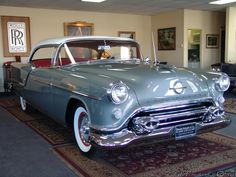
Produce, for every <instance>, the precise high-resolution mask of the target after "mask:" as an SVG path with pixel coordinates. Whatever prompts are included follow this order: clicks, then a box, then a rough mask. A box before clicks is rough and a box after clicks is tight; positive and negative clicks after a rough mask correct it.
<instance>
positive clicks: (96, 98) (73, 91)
mask: <svg viewBox="0 0 236 177" xmlns="http://www.w3.org/2000/svg"><path fill="white" fill-rule="evenodd" d="M52 86H53V87H56V88H59V89H62V90H65V91H68V92H72V93H75V94H78V95H80V96H83V97H87V98H91V99H94V100H98V101H101V100H102V98H101V97H96V96H93V95H89V94H87V93H84V92H80V91H76V90H72V89H70V88H66V87H63V86H60V85H58V84H52Z"/></svg>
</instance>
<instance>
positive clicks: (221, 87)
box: [215, 73, 230, 92]
mask: <svg viewBox="0 0 236 177" xmlns="http://www.w3.org/2000/svg"><path fill="white" fill-rule="evenodd" d="M229 86H230V79H229V76H228V75H227V74H225V73H222V74H221V76H220V78H219V79H218V80H217V81H216V83H215V88H216V90H217V91H219V92H225V91H226V90H228V88H229Z"/></svg>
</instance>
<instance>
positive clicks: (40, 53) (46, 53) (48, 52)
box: [31, 47, 56, 68]
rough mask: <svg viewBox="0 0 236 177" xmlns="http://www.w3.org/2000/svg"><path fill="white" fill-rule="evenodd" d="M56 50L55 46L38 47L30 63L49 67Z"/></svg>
mask: <svg viewBox="0 0 236 177" xmlns="http://www.w3.org/2000/svg"><path fill="white" fill-rule="evenodd" d="M55 52H56V48H55V47H42V48H39V49H38V50H37V51H36V52H35V53H34V55H33V56H32V58H31V63H32V64H34V65H35V67H36V68H38V67H46V68H48V67H51V61H52V58H53V57H54V55H55Z"/></svg>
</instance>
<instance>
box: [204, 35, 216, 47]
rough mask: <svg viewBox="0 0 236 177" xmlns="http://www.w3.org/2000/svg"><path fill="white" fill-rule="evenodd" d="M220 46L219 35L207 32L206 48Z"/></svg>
mask: <svg viewBox="0 0 236 177" xmlns="http://www.w3.org/2000/svg"><path fill="white" fill-rule="evenodd" d="M218 47H219V35H218V34H207V35H206V48H218Z"/></svg>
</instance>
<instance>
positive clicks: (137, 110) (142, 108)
mask: <svg viewBox="0 0 236 177" xmlns="http://www.w3.org/2000/svg"><path fill="white" fill-rule="evenodd" d="M200 102H211V103H213V104H215V103H214V101H213V99H212V98H211V97H206V98H204V99H196V100H192V101H178V102H177V101H176V102H171V103H166V104H163V103H161V104H157V107H158V105H159V108H160V109H162V110H163V109H165V108H166V109H167V107H169V106H171V107H175V105H176V106H177V105H187V104H194V103H200ZM157 109H158V108H157ZM150 110H154V109H153V105H152V106H147V107H139V108H137V109H135V110H134V111H133V112H132V113H131V114H130V115H129V116H128V117H127V118H126V119H125V120H124V121H123V123H122V124H121V125H120V126H118V127H116V128H103V127H101V126H94V125H93V126H91V127H90V128H92V129H94V130H98V131H117V130H119V129H121V128H122V127H123V126H124V125H125V124H127V122H128V121H129V119H131V118H132V117H133V116H134V115H136V114H138V113H140V112H142V111H150Z"/></svg>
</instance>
